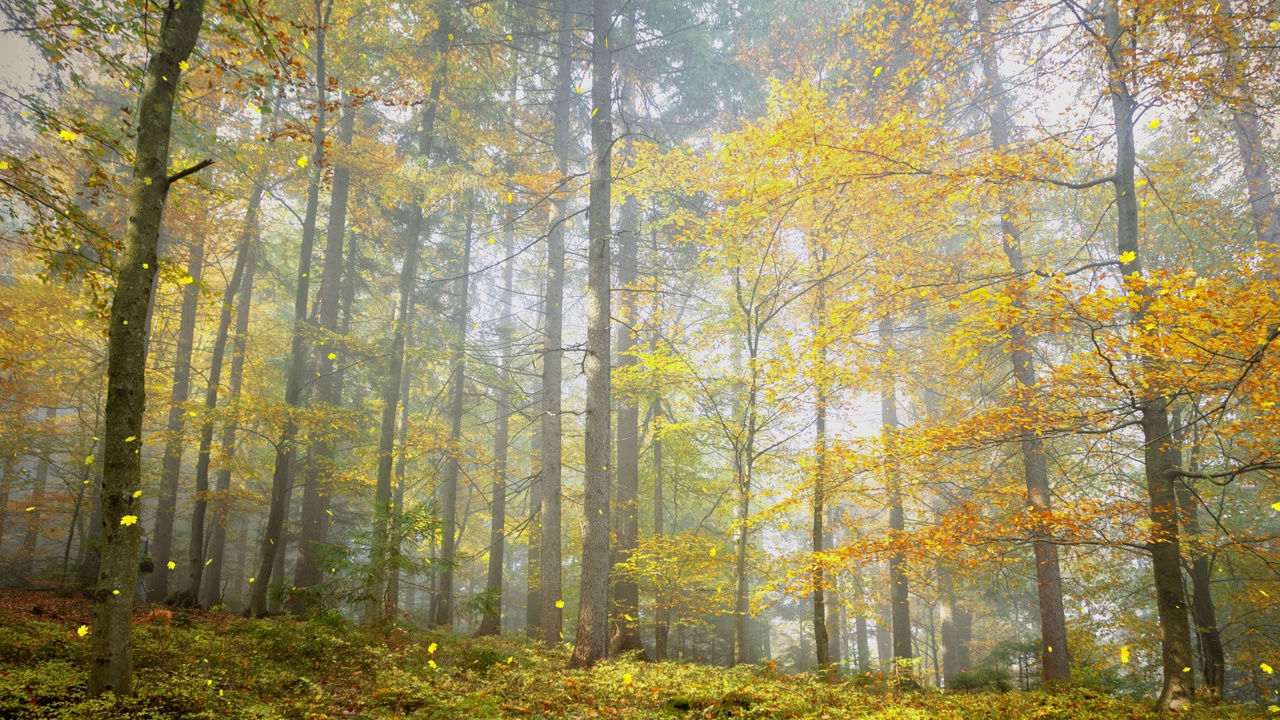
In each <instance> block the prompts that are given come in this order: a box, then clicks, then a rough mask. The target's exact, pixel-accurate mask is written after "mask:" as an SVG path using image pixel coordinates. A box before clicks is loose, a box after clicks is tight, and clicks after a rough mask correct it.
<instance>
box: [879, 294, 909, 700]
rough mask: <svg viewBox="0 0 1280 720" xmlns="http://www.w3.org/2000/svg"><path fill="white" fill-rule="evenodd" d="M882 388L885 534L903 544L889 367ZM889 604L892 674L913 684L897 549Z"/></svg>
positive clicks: (885, 338) (886, 320)
mask: <svg viewBox="0 0 1280 720" xmlns="http://www.w3.org/2000/svg"><path fill="white" fill-rule="evenodd" d="M893 333H894V328H893V316H892V315H885V316H884V317H883V318H881V319H880V328H879V335H880V347H881V349H882V351H883V352H884V353H885V356H886V360H887V358H888V357H889V356H890V355H891V353H892V352H893ZM882 373H883V377H882V379H881V382H882V383H883V385H882V386H881V390H880V423H881V426H882V427H883V428H884V439H885V452H886V454H887V455H888V457H887V458H886V467H885V471H886V475H887V477H886V480H887V483H888V495H889V534H890V536H891V537H892V539H893V540H894V541H895V542H899V543H901V542H905V541H906V537H905V532H906V514H905V513H904V512H903V508H902V478H901V476H900V475H899V474H898V470H897V468H896V467H894V465H895V464H896V461H895V460H894V459H893V453H894V447H893V445H894V443H893V440H894V434H895V433H896V432H897V430H898V427H899V424H898V392H897V380H896V379H895V377H894V375H893V371H892V369H891V368H889V367H888V366H887V363H886V367H885V368H884V370H883V371H882ZM889 604H890V607H891V609H892V615H893V660H894V668H893V670H894V672H895V673H896V675H897V676H898V677H899V678H901V680H902V681H903V682H907V683H909V682H913V681H912V679H911V675H912V669H913V668H912V664H911V660H912V658H913V657H914V655H915V653H914V652H912V649H911V593H910V580H909V578H908V577H907V561H906V557H905V555H904V553H903V552H902V551H901V550H894V552H893V555H891V556H890V557H889Z"/></svg>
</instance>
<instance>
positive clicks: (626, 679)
mask: <svg viewBox="0 0 1280 720" xmlns="http://www.w3.org/2000/svg"><path fill="white" fill-rule="evenodd" d="M631 682H632V680H631V673H622V684H623V685H630V684H631Z"/></svg>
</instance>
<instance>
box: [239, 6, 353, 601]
mask: <svg viewBox="0 0 1280 720" xmlns="http://www.w3.org/2000/svg"><path fill="white" fill-rule="evenodd" d="M322 1H323V0H315V4H314V8H315V14H316V21H317V22H316V78H317V80H316V112H315V117H316V122H315V126H314V127H313V128H312V132H311V140H312V147H311V161H310V165H311V181H310V183H309V185H308V187H307V209H306V215H305V216H304V217H303V220H302V244H301V246H300V247H299V248H298V279H297V287H296V288H295V292H294V299H293V340H292V343H291V346H290V350H289V373H288V376H287V378H286V381H285V391H284V403H285V405H286V406H287V407H288V408H296V407H299V406H300V404H301V400H302V384H303V377H302V376H303V371H304V369H305V368H306V365H307V355H308V353H307V343H306V335H307V328H306V325H307V301H308V300H309V299H310V289H311V256H312V249H313V245H314V243H315V234H316V214H317V213H318V209H319V204H320V184H321V180H322V178H323V171H324V167H323V166H324V139H325V125H324V123H325V102H326V100H325V85H326V82H327V78H328V75H326V74H325V30H326V28H325V24H326V20H327V18H328V11H327V9H324V8H322V7H321V3H322ZM329 7H332V0H329ZM297 433H298V428H297V425H296V424H295V423H294V419H293V416H292V415H289V416H287V417H286V418H285V421H284V429H283V431H282V432H281V434H280V440H279V442H278V444H277V445H276V461H275V468H274V469H273V471H272V475H271V504H270V509H269V510H268V513H267V528H266V533H265V535H264V536H263V541H262V558H261V562H260V563H259V564H258V575H257V578H256V580H255V582H254V583H253V584H252V587H251V588H250V592H249V607H248V609H247V610H246V611H245V614H247V615H250V616H252V617H263V616H265V615H266V614H267V588H268V586H269V585H270V583H271V578H272V575H273V573H274V572H275V566H276V553H277V552H278V551H279V550H280V549H281V548H280V547H279V546H280V545H281V544H282V543H283V540H284V524H285V519H286V516H287V515H288V512H289V506H288V503H289V494H290V491H291V490H292V488H293V466H294V458H295V457H296V455H297V447H296V446H295V445H296V443H295V437H296V435H297Z"/></svg>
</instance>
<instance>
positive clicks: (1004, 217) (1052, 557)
mask: <svg viewBox="0 0 1280 720" xmlns="http://www.w3.org/2000/svg"><path fill="white" fill-rule="evenodd" d="M991 12H992V3H991V0H979V6H978V13H979V18H980V22H982V23H983V24H984V25H986V26H987V27H986V29H987V31H988V32H990V24H989V23H990V15H991ZM985 48H986V49H987V52H985V53H984V54H983V60H982V69H983V80H984V82H985V84H986V91H987V92H988V93H989V94H990V98H989V100H988V115H989V116H990V117H991V145H992V147H993V148H994V149H995V150H996V151H997V152H999V151H1001V150H1003V149H1004V148H1005V147H1007V146H1008V145H1009V113H1008V109H1007V104H1006V97H1005V92H1004V85H1003V83H1002V82H1001V80H1000V73H999V57H998V55H997V53H996V50H995V40H994V39H993V38H991V39H989V40H988V41H987V44H986V45H985ZM1000 238H1001V244H1002V245H1003V247H1004V253H1005V257H1006V258H1007V259H1008V261H1009V267H1010V269H1011V270H1013V274H1014V278H1015V279H1014V280H1013V281H1012V284H1013V285H1014V287H1012V288H1011V294H1012V295H1013V307H1014V308H1015V310H1017V311H1018V315H1019V316H1020V317H1021V316H1024V315H1025V314H1026V309H1027V307H1026V305H1027V304H1026V299H1025V291H1026V287H1025V285H1024V284H1023V282H1024V280H1023V279H1024V278H1025V277H1026V276H1027V268H1026V264H1025V263H1024V261H1023V257H1022V233H1021V231H1020V230H1019V228H1018V226H1017V224H1016V223H1015V221H1014V210H1013V208H1012V206H1010V205H1009V204H1008V203H1007V202H1006V201H1005V199H1004V198H1003V197H1002V198H1001V201H1000ZM1034 353H1035V347H1034V341H1033V340H1032V338H1030V337H1029V336H1028V335H1027V331H1026V328H1025V327H1024V325H1023V324H1022V323H1016V324H1014V325H1013V327H1011V328H1010V329H1009V359H1010V360H1011V361H1012V362H1013V375H1014V377H1015V378H1016V379H1017V383H1018V388H1017V389H1015V398H1016V399H1017V402H1018V404H1019V406H1020V409H1021V411H1022V414H1023V415H1024V416H1025V417H1032V418H1034V417H1035V414H1036V402H1035V395H1036V394H1037V393H1038V390H1037V389H1036V386H1037V383H1038V380H1037V378H1036V369H1035V364H1034V360H1035V358H1034ZM1020 435H1021V437H1020V445H1021V450H1022V471H1023V476H1024V479H1025V482H1026V485H1027V504H1028V505H1030V508H1031V512H1032V513H1033V514H1034V515H1035V516H1036V517H1037V518H1043V519H1044V520H1045V522H1038V523H1037V524H1034V525H1032V544H1033V547H1034V550H1035V559H1036V588H1037V597H1038V599H1039V604H1040V639H1041V646H1042V648H1043V650H1042V651H1041V658H1040V659H1041V665H1040V667H1041V669H1042V672H1043V674H1044V681H1045V682H1057V681H1065V680H1069V679H1070V678H1071V655H1070V653H1069V651H1068V648H1067V619H1066V612H1065V610H1064V609H1063V605H1062V571H1061V569H1060V567H1059V562H1058V545H1057V543H1056V542H1055V541H1054V538H1053V528H1052V524H1051V523H1049V522H1047V520H1048V518H1049V515H1050V512H1051V502H1052V497H1053V496H1052V492H1051V490H1050V486H1049V468H1048V463H1047V462H1046V457H1045V447H1044V442H1043V441H1042V440H1041V439H1040V434H1039V432H1038V429H1037V428H1035V427H1030V426H1028V427H1024V428H1022V429H1021V433H1020Z"/></svg>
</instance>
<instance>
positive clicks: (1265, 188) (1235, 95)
mask: <svg viewBox="0 0 1280 720" xmlns="http://www.w3.org/2000/svg"><path fill="white" fill-rule="evenodd" d="M1213 9H1214V12H1215V13H1217V14H1219V15H1221V16H1222V17H1223V18H1224V22H1226V23H1227V24H1228V27H1227V29H1226V32H1225V33H1224V35H1223V40H1222V50H1223V57H1222V71H1223V76H1224V80H1225V81H1226V87H1225V92H1226V93H1227V94H1228V97H1229V99H1228V101H1227V102H1228V105H1229V106H1230V108H1231V126H1232V127H1231V129H1232V132H1233V134H1234V135H1235V138H1236V146H1237V147H1239V148H1240V163H1241V165H1242V166H1243V170H1244V180H1245V186H1246V187H1247V188H1248V194H1249V210H1250V211H1251V213H1252V216H1253V230H1254V233H1255V234H1257V236H1258V240H1260V241H1261V242H1264V243H1270V244H1272V245H1277V244H1280V222H1276V217H1275V191H1274V189H1273V188H1274V186H1273V185H1272V183H1271V168H1270V165H1269V163H1268V162H1267V156H1266V154H1265V153H1266V151H1265V148H1264V147H1263V144H1262V138H1263V133H1262V127H1261V126H1262V123H1265V122H1266V120H1265V119H1264V118H1262V116H1261V110H1260V108H1259V107H1258V102H1257V100H1256V99H1255V98H1254V94H1253V89H1252V88H1251V87H1250V85H1249V81H1248V79H1246V78H1245V77H1244V75H1243V74H1242V68H1243V66H1242V63H1241V57H1240V47H1239V39H1238V38H1237V37H1236V28H1235V27H1233V26H1231V23H1232V22H1233V19H1234V18H1233V15H1234V13H1233V11H1232V6H1231V2H1230V0H1224V1H1223V2H1219V3H1214V5H1213Z"/></svg>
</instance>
